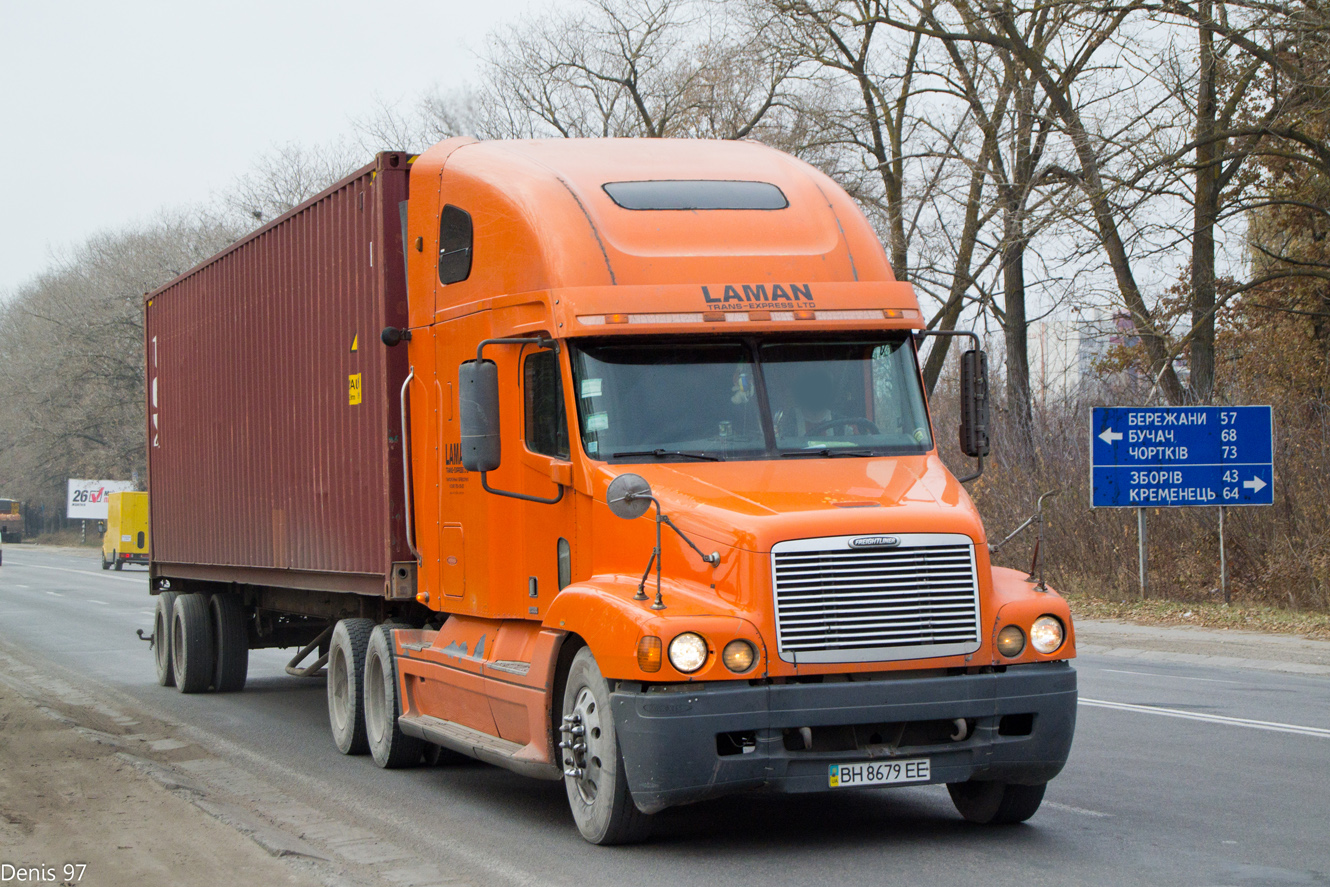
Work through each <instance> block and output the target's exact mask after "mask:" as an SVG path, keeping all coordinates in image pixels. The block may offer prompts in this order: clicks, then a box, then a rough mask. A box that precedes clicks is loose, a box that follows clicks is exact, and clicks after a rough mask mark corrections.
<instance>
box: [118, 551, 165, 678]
mask: <svg viewBox="0 0 1330 887" xmlns="http://www.w3.org/2000/svg"><path fill="white" fill-rule="evenodd" d="M107 566H109V565H108V564H107V563H106V557H105V556H104V555H103V557H102V569H103V570H105V569H106V568H107ZM177 596H178V595H177V592H174V591H163V592H161V593H159V594H158V595H157V611H156V612H155V613H154V614H153V617H152V658H153V659H154V660H155V663H156V665H157V683H159V684H161V685H162V686H163V687H174V686H175V672H174V671H173V670H172V668H171V626H172V619H171V616H172V614H173V612H174V609H175V599H176V597H177Z"/></svg>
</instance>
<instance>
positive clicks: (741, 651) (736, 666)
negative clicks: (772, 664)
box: [720, 640, 757, 674]
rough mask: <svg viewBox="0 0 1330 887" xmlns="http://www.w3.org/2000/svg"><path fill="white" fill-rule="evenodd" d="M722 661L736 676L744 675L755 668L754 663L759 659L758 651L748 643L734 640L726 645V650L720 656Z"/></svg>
mask: <svg viewBox="0 0 1330 887" xmlns="http://www.w3.org/2000/svg"><path fill="white" fill-rule="evenodd" d="M720 658H721V661H722V662H724V663H725V667H726V668H728V669H729V670H730V671H732V672H734V673H735V674H743V673H744V672H746V671H748V670H749V669H750V668H752V667H753V662H754V661H755V660H756V659H757V651H756V650H754V649H753V645H752V644H750V643H748V641H743V640H734V641H730V642H729V643H728V644H726V645H725V650H724V652H722V653H721V654H720Z"/></svg>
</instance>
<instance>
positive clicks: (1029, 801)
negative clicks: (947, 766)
mask: <svg viewBox="0 0 1330 887" xmlns="http://www.w3.org/2000/svg"><path fill="white" fill-rule="evenodd" d="M1047 786H1048V783H1046V782H1041V783H1039V784H1038V785H1016V784H1015V783H1009V782H951V783H948V784H947V791H949V792H950V793H951V802H952V803H953V804H955V805H956V809H957V810H958V811H960V814H961V816H964V817H965V818H966V820H968V821H969V822H977V823H979V824H981V825H1007V824H1010V823H1014V822H1025V820H1027V819H1029V818H1030V817H1031V816H1034V814H1035V811H1036V810H1038V809H1039V805H1040V804H1042V803H1043V801H1044V789H1045V788H1047Z"/></svg>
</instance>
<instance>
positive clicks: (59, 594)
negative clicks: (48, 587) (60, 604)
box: [46, 591, 65, 597]
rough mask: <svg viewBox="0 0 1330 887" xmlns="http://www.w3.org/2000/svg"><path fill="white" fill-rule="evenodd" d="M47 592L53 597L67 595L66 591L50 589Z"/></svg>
mask: <svg viewBox="0 0 1330 887" xmlns="http://www.w3.org/2000/svg"><path fill="white" fill-rule="evenodd" d="M46 593H47V594H49V595H50V596H51V597H64V596H65V593H64V592H63V591H48V592H46Z"/></svg>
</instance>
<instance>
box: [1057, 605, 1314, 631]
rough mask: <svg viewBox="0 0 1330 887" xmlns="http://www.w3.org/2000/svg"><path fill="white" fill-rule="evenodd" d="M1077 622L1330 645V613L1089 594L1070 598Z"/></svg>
mask: <svg viewBox="0 0 1330 887" xmlns="http://www.w3.org/2000/svg"><path fill="white" fill-rule="evenodd" d="M1066 598H1067V603H1068V604H1070V605H1071V615H1072V618H1073V619H1077V620H1080V619H1115V620H1121V621H1124V622H1134V623H1136V624H1137V625H1163V626H1188V627H1191V628H1213V629H1238V630H1240V631H1260V632H1267V633H1270V634H1283V635H1301V636H1302V637H1304V638H1309V639H1312V640H1321V641H1330V613H1314V612H1308V611H1305V610H1282V609H1279V608H1276V607H1264V606H1256V605H1251V604H1220V603H1208V602H1207V603H1188V602H1185V601H1168V600H1156V599H1149V600H1107V599H1105V598H1098V597H1093V596H1090V595H1085V594H1068V595H1066Z"/></svg>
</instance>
